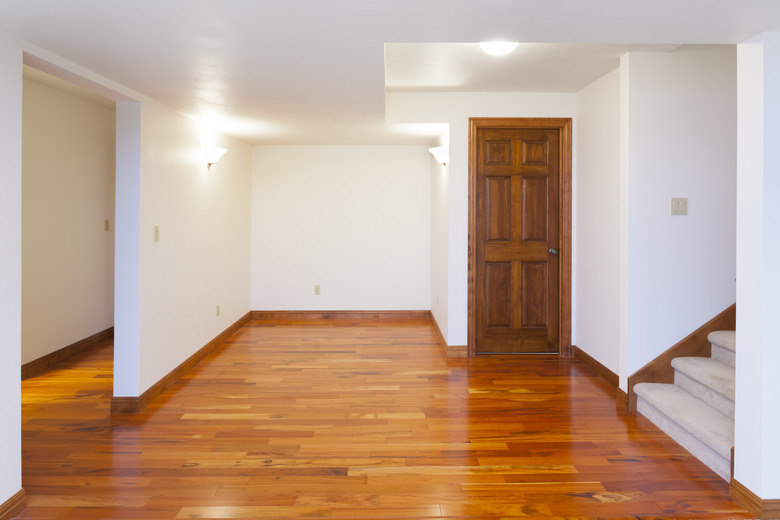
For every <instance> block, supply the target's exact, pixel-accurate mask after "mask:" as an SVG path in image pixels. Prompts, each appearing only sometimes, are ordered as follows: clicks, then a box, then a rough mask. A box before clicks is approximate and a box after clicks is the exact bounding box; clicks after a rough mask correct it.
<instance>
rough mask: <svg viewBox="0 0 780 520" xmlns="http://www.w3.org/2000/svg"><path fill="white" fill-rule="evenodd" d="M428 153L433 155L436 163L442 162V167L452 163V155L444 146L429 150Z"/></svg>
mask: <svg viewBox="0 0 780 520" xmlns="http://www.w3.org/2000/svg"><path fill="white" fill-rule="evenodd" d="M428 151H429V152H431V155H433V157H434V158H435V159H436V161H437V162H440V163H441V164H442V166H447V163H448V162H450V154H449V152H447V149H446V148H444V147H443V146H435V147H433V148H428Z"/></svg>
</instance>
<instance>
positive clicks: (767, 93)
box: [734, 33, 780, 500]
mask: <svg viewBox="0 0 780 520" xmlns="http://www.w3.org/2000/svg"><path fill="white" fill-rule="evenodd" d="M737 56H738V106H739V115H738V154H737V387H736V425H735V466H734V478H735V479H736V480H738V481H739V482H740V483H741V484H743V485H744V486H746V487H747V488H748V489H750V490H751V491H752V492H753V493H755V494H756V495H758V496H759V497H760V498H762V499H763V500H774V499H779V498H780V471H778V470H777V468H778V467H780V443H778V442H777V435H778V432H780V373H778V370H779V369H780V334H779V333H780V328H779V327H778V325H779V324H780V33H765V34H762V35H759V36H757V37H755V38H753V39H751V40H748V41H746V42H744V43H742V44H740V45H739V46H738V54H737Z"/></svg>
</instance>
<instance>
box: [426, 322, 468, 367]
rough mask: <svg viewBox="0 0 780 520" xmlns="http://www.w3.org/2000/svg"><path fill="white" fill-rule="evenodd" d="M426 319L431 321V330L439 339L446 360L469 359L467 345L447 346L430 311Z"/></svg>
mask: <svg viewBox="0 0 780 520" xmlns="http://www.w3.org/2000/svg"><path fill="white" fill-rule="evenodd" d="M428 318H429V319H430V320H431V323H432V324H433V330H434V331H435V332H436V335H437V336H438V337H439V343H441V346H442V347H444V353H445V354H446V356H447V357H448V358H465V357H469V348H468V346H467V345H448V344H447V340H446V339H444V334H442V332H441V327H439V323H438V322H437V321H436V318H435V317H434V316H433V313H432V312H431V311H428Z"/></svg>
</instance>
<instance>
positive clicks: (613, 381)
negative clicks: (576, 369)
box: [571, 345, 620, 388]
mask: <svg viewBox="0 0 780 520" xmlns="http://www.w3.org/2000/svg"><path fill="white" fill-rule="evenodd" d="M571 350H572V354H573V355H574V359H577V360H578V361H581V362H582V363H583V364H585V365H587V366H589V367H590V368H592V369H593V371H594V372H596V373H597V374H598V375H599V376H601V379H603V380H604V381H606V382H607V384H609V386H611V387H612V388H617V387H618V385H619V384H620V377H618V375H617V374H616V373H614V372H613V371H612V370H610V369H608V368H607V367H605V366H604V365H602V364H601V362H599V361H598V360H597V359H595V358H594V357H592V356H591V355H590V354H588V353H587V352H585V351H584V350H582V349H581V348H579V347H578V346H577V345H572V346H571Z"/></svg>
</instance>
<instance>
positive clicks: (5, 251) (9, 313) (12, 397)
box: [0, 34, 22, 504]
mask: <svg viewBox="0 0 780 520" xmlns="http://www.w3.org/2000/svg"><path fill="white" fill-rule="evenodd" d="M0 157H3V166H2V168H0V355H2V359H3V362H2V363H0V395H2V396H3V397H2V399H0V417H2V418H3V427H2V428H0V504H2V503H4V502H5V501H6V500H8V499H9V498H11V497H12V496H13V495H15V494H16V493H18V492H19V490H20V489H21V488H22V465H21V464H22V455H21V453H22V439H21V430H22V421H21V402H22V396H21V381H20V379H21V373H20V370H19V366H20V364H21V350H22V48H21V45H20V44H19V43H18V42H16V41H15V40H13V39H11V38H7V37H6V36H5V35H3V34H0Z"/></svg>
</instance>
